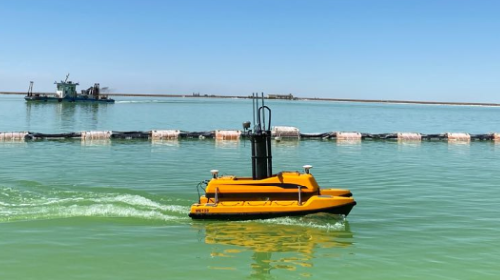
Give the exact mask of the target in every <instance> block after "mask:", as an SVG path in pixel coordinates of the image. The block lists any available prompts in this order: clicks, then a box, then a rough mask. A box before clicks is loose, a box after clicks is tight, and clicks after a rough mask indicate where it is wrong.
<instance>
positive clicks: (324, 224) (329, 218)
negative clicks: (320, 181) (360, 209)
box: [258, 214, 347, 231]
mask: <svg viewBox="0 0 500 280" xmlns="http://www.w3.org/2000/svg"><path fill="white" fill-rule="evenodd" d="M258 222H259V223H262V224H276V225H284V226H300V227H304V228H316V229H322V230H326V231H345V230H346V229H347V228H346V227H347V225H346V223H347V222H346V220H345V218H344V217H343V216H341V215H332V214H325V215H323V214H314V215H309V216H305V217H300V218H299V217H283V218H275V219H267V220H259V221H258Z"/></svg>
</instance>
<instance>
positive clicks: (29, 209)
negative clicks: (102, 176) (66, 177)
mask: <svg viewBox="0 0 500 280" xmlns="http://www.w3.org/2000/svg"><path fill="white" fill-rule="evenodd" d="M168 202H169V201H168V200H167V203H168ZM170 202H172V201H170ZM188 212H189V208H188V207H187V206H181V205H175V204H163V203H160V202H156V201H154V200H152V199H150V198H147V197H144V196H141V195H138V194H120V193H112V192H111V193H110V192H106V193H101V192H81V191H50V192H41V193H40V191H36V192H33V191H26V190H22V191H20V190H17V189H12V188H0V222H12V221H29V220H42V219H58V218H71V217H120V218H136V219H146V220H152V221H182V220H187V219H188V218H187V213H188Z"/></svg>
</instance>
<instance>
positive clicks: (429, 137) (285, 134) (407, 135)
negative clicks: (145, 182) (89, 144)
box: [0, 126, 500, 142]
mask: <svg viewBox="0 0 500 280" xmlns="http://www.w3.org/2000/svg"><path fill="white" fill-rule="evenodd" d="M272 133H273V136H274V137H276V140H281V139H282V138H287V139H317V140H328V139H334V140H337V141H355V142H357V141H361V140H374V141H377V140H393V141H423V140H426V141H435V140H436V141H448V142H456V141H459V142H470V141H497V142H500V133H487V134H469V133H455V132H448V133H441V134H421V133H415V132H398V133H360V132H324V133H300V130H299V129H297V128H295V127H286V126H282V127H273V130H272ZM242 138H243V139H245V138H248V135H246V134H244V133H243V132H242V131H240V130H214V131H201V132H187V131H181V130H152V131H83V132H69V133H38V132H0V141H5V140H7V141H24V140H50V139H82V140H104V139H144V140H146V139H153V140H172V139H216V140H234V141H238V140H240V139H242Z"/></svg>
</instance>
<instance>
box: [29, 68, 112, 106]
mask: <svg viewBox="0 0 500 280" xmlns="http://www.w3.org/2000/svg"><path fill="white" fill-rule="evenodd" d="M68 78H69V74H68V75H66V79H65V80H64V81H60V82H54V84H56V85H57V89H56V93H55V94H54V95H47V94H40V93H33V82H30V87H29V89H28V93H27V94H26V96H25V97H24V100H26V101H28V102H78V103H79V102H94V103H114V102H115V100H114V99H111V98H108V96H107V95H103V94H101V89H100V86H99V84H98V83H96V84H94V86H92V87H89V88H88V89H86V90H82V91H81V93H78V92H77V90H76V86H78V85H79V83H74V82H72V81H68Z"/></svg>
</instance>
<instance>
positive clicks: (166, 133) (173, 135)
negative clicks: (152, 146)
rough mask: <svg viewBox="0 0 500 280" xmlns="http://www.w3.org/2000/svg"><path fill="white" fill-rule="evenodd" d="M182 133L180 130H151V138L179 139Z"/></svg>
mask: <svg viewBox="0 0 500 280" xmlns="http://www.w3.org/2000/svg"><path fill="white" fill-rule="evenodd" d="M180 134H181V131H180V130H153V131H151V138H152V139H155V140H160V139H168V140H172V139H178V138H179V135H180Z"/></svg>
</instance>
